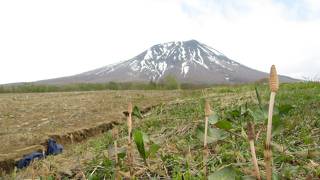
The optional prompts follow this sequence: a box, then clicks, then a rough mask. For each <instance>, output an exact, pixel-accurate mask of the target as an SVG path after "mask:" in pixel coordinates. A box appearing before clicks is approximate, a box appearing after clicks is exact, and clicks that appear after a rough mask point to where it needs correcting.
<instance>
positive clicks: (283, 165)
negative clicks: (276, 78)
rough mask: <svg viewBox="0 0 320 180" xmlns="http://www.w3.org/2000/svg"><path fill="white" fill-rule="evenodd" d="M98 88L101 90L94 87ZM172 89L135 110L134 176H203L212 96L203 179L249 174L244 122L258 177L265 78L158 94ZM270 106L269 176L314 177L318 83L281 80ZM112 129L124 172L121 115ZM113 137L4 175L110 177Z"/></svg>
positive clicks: (319, 124)
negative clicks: (251, 132)
mask: <svg viewBox="0 0 320 180" xmlns="http://www.w3.org/2000/svg"><path fill="white" fill-rule="evenodd" d="M101 92H104V91H97V92H96V93H101ZM106 92H107V91H106ZM171 92H172V93H174V96H172V97H170V98H167V100H166V101H164V102H159V103H156V101H157V99H158V100H160V99H161V98H162V97H161V96H157V97H156V98H154V99H152V98H151V99H152V101H153V102H155V103H154V104H153V105H156V106H154V107H153V108H152V109H151V111H150V112H148V113H147V114H145V115H143V117H142V118H138V117H137V116H139V115H136V116H134V117H133V131H134V137H135V140H136V143H134V144H133V149H134V165H133V167H131V168H133V169H134V172H135V173H136V174H135V176H136V178H137V179H152V178H154V179H204V175H203V167H204V164H203V129H204V102H205V100H208V101H209V102H210V105H211V109H212V111H213V112H214V113H213V115H211V116H210V117H209V122H210V123H209V134H208V135H209V138H208V142H209V144H208V147H209V160H208V162H207V167H208V175H209V179H223V178H224V179H254V177H253V165H252V163H251V155H250V150H249V143H248V140H247V133H246V131H247V122H248V121H250V122H254V124H255V132H256V141H255V144H256V154H257V158H258V164H259V168H260V172H261V175H262V177H264V175H265V169H264V160H263V151H264V141H265V136H266V118H267V116H266V114H267V107H268V99H269V95H270V92H269V88H268V86H267V85H266V84H251V85H237V86H216V87H212V88H206V89H199V90H173V91H170V90H167V91H166V93H164V95H165V94H170V93H171ZM92 93H95V92H92ZM117 93H118V94H119V98H121V97H122V98H125V97H123V96H121V93H122V91H117ZM149 93H151V91H140V92H139V94H142V95H141V96H140V97H139V102H135V100H137V99H132V103H133V104H134V105H138V107H140V108H141V109H142V107H143V105H144V104H143V103H144V102H148V101H150V100H148V99H147V100H146V101H144V100H143V99H144V98H145V97H148V98H150V94H149ZM98 99H99V98H98ZM98 99H97V100H98ZM111 100H112V99H111ZM123 102H126V101H123ZM93 104H94V102H93ZM114 106H116V104H114ZM144 107H145V106H144ZM119 108H121V109H118V111H119V112H121V111H125V110H126V108H125V106H124V105H123V104H122V105H121V106H119ZM275 109H276V110H275V113H274V117H273V141H272V142H273V146H272V150H273V172H274V179H276V178H278V179H306V178H307V177H309V178H310V177H313V178H320V146H319V145H320V84H319V83H296V84H282V85H281V86H280V90H279V92H278V93H277V96H276V108H275ZM84 113H85V112H84ZM97 113H99V112H97ZM114 117H116V116H114ZM116 128H117V129H119V131H120V133H119V138H118V139H117V140H118V145H119V154H118V156H119V168H120V171H121V172H123V173H125V172H128V171H129V167H128V162H127V157H126V147H127V136H128V134H127V126H126V120H125V118H123V119H122V120H121V123H120V124H119V125H117V127H116ZM139 135H140V136H139ZM141 135H142V137H143V144H144V145H143V146H142V142H141V140H142V139H141ZM113 141H114V138H112V135H111V132H107V133H104V134H101V135H98V136H96V137H92V138H90V139H88V140H87V141H84V142H82V143H75V144H72V145H68V146H66V150H65V152H64V153H63V154H60V155H58V156H52V157H49V158H46V159H44V160H40V161H36V162H34V163H33V164H32V165H31V166H30V167H28V168H26V169H24V170H19V171H17V172H12V173H10V174H7V175H6V176H4V178H13V179H15V178H16V179H22V178H31V177H32V176H34V177H49V178H53V177H56V178H58V177H60V178H65V179H69V178H79V177H80V178H81V177H84V176H85V178H88V179H103V178H105V179H113V178H114V176H115V169H116V165H115V159H114V148H113ZM138 149H139V150H138ZM143 151H145V153H143Z"/></svg>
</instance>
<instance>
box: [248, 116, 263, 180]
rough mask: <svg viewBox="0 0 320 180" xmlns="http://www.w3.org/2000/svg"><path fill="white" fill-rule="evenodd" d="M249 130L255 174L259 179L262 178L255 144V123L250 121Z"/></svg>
mask: <svg viewBox="0 0 320 180" xmlns="http://www.w3.org/2000/svg"><path fill="white" fill-rule="evenodd" d="M247 131H248V140H249V145H250V151H251V158H252V159H251V160H252V164H253V166H254V170H255V176H256V178H257V179H258V180H261V177H260V171H259V166H258V160H257V155H256V149H255V146H254V139H255V132H254V125H253V123H251V122H248V126H247Z"/></svg>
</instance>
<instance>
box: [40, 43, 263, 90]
mask: <svg viewBox="0 0 320 180" xmlns="http://www.w3.org/2000/svg"><path fill="white" fill-rule="evenodd" d="M167 75H173V76H175V77H176V79H177V80H178V81H180V82H186V83H198V84H199V83H200V84H201V83H206V84H225V83H227V84H230V83H231V84H233V83H243V82H252V81H256V80H259V79H262V78H266V77H267V74H266V73H263V72H260V71H257V70H254V69H251V68H248V67H246V66H243V65H241V64H239V63H237V62H235V61H233V60H231V59H229V58H228V57H226V56H225V55H224V54H222V53H220V52H219V51H217V50H215V49H213V48H211V47H209V46H207V45H205V44H203V43H201V42H199V41H197V40H194V39H191V40H187V41H171V42H166V43H161V44H157V45H154V46H151V47H150V48H148V49H147V50H145V51H144V52H142V53H141V54H139V55H137V56H135V57H133V58H132V59H129V60H127V61H124V62H120V63H116V64H112V65H108V66H105V67H102V68H98V69H95V70H92V71H88V72H85V73H82V74H78V75H75V76H70V77H65V78H58V79H53V80H47V81H44V82H50V83H56V84H61V82H62V83H83V82H86V83H90V82H91V83H97V82H110V81H115V82H149V81H150V80H152V81H156V82H158V81H160V80H162V79H163V78H164V77H166V76H167Z"/></svg>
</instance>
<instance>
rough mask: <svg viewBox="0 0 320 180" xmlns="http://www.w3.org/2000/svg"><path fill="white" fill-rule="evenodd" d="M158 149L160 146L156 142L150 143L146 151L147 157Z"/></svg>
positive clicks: (152, 155)
mask: <svg viewBox="0 0 320 180" xmlns="http://www.w3.org/2000/svg"><path fill="white" fill-rule="evenodd" d="M159 149H160V146H159V145H158V144H152V145H151V146H150V148H149V151H148V153H147V158H149V157H154V156H155V154H156V153H157V152H158V150H159Z"/></svg>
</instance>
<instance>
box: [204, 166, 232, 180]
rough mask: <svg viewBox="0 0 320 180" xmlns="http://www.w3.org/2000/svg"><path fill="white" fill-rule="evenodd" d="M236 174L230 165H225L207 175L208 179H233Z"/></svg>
mask: <svg viewBox="0 0 320 180" xmlns="http://www.w3.org/2000/svg"><path fill="white" fill-rule="evenodd" d="M236 176H237V173H236V171H235V170H234V169H233V168H231V167H225V168H223V169H220V170H218V171H216V172H214V173H212V174H210V175H209V176H208V180H234V179H235V178H236Z"/></svg>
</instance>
